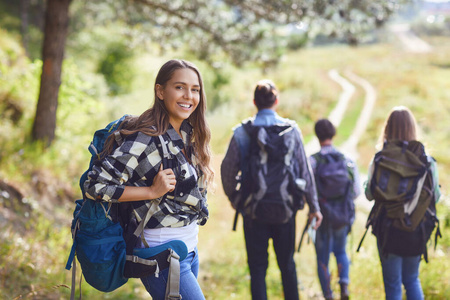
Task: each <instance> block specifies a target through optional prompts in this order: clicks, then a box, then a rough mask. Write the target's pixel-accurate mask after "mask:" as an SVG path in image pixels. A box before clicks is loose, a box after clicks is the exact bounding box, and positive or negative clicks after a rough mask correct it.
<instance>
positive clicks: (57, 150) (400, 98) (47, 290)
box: [0, 32, 450, 300]
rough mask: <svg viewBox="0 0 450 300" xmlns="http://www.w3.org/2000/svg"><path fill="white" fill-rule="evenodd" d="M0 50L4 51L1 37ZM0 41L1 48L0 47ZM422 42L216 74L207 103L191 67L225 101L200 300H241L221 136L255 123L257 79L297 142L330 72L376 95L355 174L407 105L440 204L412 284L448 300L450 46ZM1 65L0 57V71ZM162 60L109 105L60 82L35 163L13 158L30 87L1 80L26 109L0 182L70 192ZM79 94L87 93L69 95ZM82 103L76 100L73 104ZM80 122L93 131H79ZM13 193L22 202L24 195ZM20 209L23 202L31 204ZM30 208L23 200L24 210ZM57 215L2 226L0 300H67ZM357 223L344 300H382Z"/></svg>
mask: <svg viewBox="0 0 450 300" xmlns="http://www.w3.org/2000/svg"><path fill="white" fill-rule="evenodd" d="M0 33H1V32H0ZM2 37H3V35H2V34H0V38H2ZM2 40H3V41H5V40H7V39H6V38H4V37H3V38H2ZM7 41H8V42H9V39H8V40H7ZM428 41H429V42H430V43H431V44H432V45H433V47H434V52H432V53H429V54H411V53H406V52H404V51H403V50H402V49H401V48H400V47H399V45H397V44H396V43H393V44H377V45H369V46H361V47H359V48H349V47H347V46H329V47H321V48H307V49H303V50H300V51H298V52H294V53H289V54H288V55H287V56H286V57H284V58H283V60H282V62H281V63H280V65H279V66H278V67H277V68H276V69H272V70H268V71H267V72H266V73H262V72H261V71H260V70H258V69H256V68H252V67H251V66H248V67H246V68H242V69H237V68H234V67H232V66H225V67H224V68H223V70H222V72H224V73H225V74H227V76H228V77H229V81H228V83H227V84H225V85H223V86H222V87H221V88H220V90H218V91H217V90H214V91H213V90H212V89H213V87H212V86H211V84H210V83H209V82H210V81H211V76H213V75H212V72H213V71H211V70H210V69H208V68H207V67H206V66H205V65H204V64H202V63H200V62H199V63H198V64H199V66H200V69H201V70H205V71H204V74H205V76H204V77H205V82H206V83H207V85H208V86H207V88H209V90H207V92H208V96H210V95H212V94H214V93H215V94H217V93H220V95H221V97H223V99H226V101H225V104H223V105H221V106H219V107H218V108H216V109H215V110H213V111H209V113H208V119H209V123H210V126H211V130H212V147H213V152H214V156H213V158H212V161H213V164H214V168H215V170H216V178H215V188H214V189H212V190H211V191H210V193H209V199H208V201H209V205H210V213H211V218H210V220H209V221H208V223H207V224H206V226H204V227H203V228H201V230H200V236H199V239H200V241H199V252H200V260H201V271H200V276H199V281H200V284H201V286H202V288H203V290H204V292H205V295H206V298H207V299H211V300H212V299H214V300H221V299H250V294H249V273H248V268H247V265H246V253H245V244H244V239H243V233H242V219H239V223H238V229H237V231H236V232H232V231H231V227H232V221H233V217H234V211H233V210H232V209H231V206H230V205H229V203H228V200H227V199H226V197H225V195H224V194H223V191H222V188H221V183H220V175H219V173H220V172H219V170H220V162H221V160H222V157H223V154H224V152H225V150H226V147H227V145H228V142H229V138H230V137H231V128H232V127H233V126H234V125H236V124H238V123H239V121H240V120H241V119H243V118H245V117H248V116H250V115H252V114H254V113H255V110H254V107H253V105H252V92H253V87H254V84H255V82H256V81H258V80H259V79H262V78H270V79H272V80H274V82H275V83H276V84H277V85H278V87H279V88H280V91H281V96H280V100H281V103H280V107H279V113H280V114H281V115H283V116H285V117H289V118H292V119H294V120H296V121H297V123H298V124H299V126H300V128H301V130H302V132H303V134H304V139H305V142H306V141H308V140H310V139H311V137H312V134H313V124H314V121H315V120H317V119H318V118H321V117H325V116H327V115H328V113H329V112H330V111H331V110H332V108H333V106H334V104H335V101H336V100H337V99H338V95H339V93H340V89H339V86H338V85H337V84H336V83H334V82H333V81H331V80H330V79H329V78H328V76H327V72H328V70H330V69H332V68H336V69H337V70H338V71H339V72H341V73H343V72H344V71H345V70H352V71H353V72H354V73H355V74H357V75H358V76H360V77H363V78H365V79H366V80H368V81H369V82H370V83H371V84H372V85H374V86H375V88H376V89H377V95H378V98H377V103H376V106H375V110H374V112H373V115H372V117H371V120H370V123H369V128H368V130H367V133H366V134H365V135H363V137H362V140H361V141H360V143H359V144H358V150H359V154H360V156H359V158H358V161H357V162H358V165H359V167H360V169H361V170H362V171H364V170H365V169H366V168H367V165H368V164H369V161H370V159H371V158H372V156H373V155H374V153H375V151H376V148H375V145H376V144H377V140H378V135H379V132H380V130H381V127H382V124H383V122H384V119H385V118H386V116H387V114H388V112H389V111H390V109H391V108H392V107H393V106H395V105H406V106H409V107H410V108H411V110H412V111H413V112H414V114H415V115H416V117H417V120H418V122H419V125H420V126H421V128H422V129H423V130H422V139H423V141H425V142H426V144H427V149H429V151H430V152H431V154H432V155H433V156H434V157H435V158H436V159H437V161H438V165H439V172H440V182H441V185H442V191H443V194H444V195H443V197H442V199H441V201H440V204H439V206H438V210H439V217H440V219H441V226H442V228H441V230H442V231H443V234H444V238H443V239H441V241H440V242H439V245H438V247H437V250H436V251H435V250H433V249H432V248H431V247H430V248H429V256H430V262H429V263H428V264H425V263H422V264H421V280H422V285H423V287H424V292H425V294H426V299H449V298H450V257H449V249H450V221H449V219H450V218H449V216H450V199H449V197H448V186H449V185H450V176H449V175H448V170H449V169H450V158H449V156H448V154H447V153H448V149H449V148H450V119H449V118H448V116H449V114H450V101H449V99H450V89H449V87H450V68H449V67H448V66H449V62H450V39H444V38H429V39H428ZM3 44H4V43H3ZM13 52H14V51H13ZM2 57H3V56H2V52H1V51H0V59H2ZM167 58H168V57H155V56H154V55H146V56H141V57H140V58H139V59H138V60H137V61H136V66H139V68H140V71H141V73H142V74H141V76H139V77H138V81H137V82H136V83H135V87H134V90H133V93H132V94H130V95H126V96H121V97H116V98H114V99H107V97H106V96H105V95H104V94H102V93H101V92H99V91H95V92H94V95H92V91H91V90H90V89H89V88H80V84H81V83H83V84H86V82H87V81H88V80H90V79H92V78H95V77H77V76H71V78H70V80H65V85H64V86H63V90H64V91H65V92H64V93H63V95H64V97H65V98H64V99H72V100H71V101H62V102H61V103H60V108H59V109H60V110H61V114H62V115H60V116H59V125H60V129H59V130H60V131H59V134H58V136H60V139H59V140H58V142H57V143H56V144H55V146H54V147H53V148H52V149H50V150H49V151H46V152H39V151H36V150H33V149H32V148H31V147H30V148H25V149H24V148H23V142H24V141H25V137H24V136H25V134H24V133H23V132H24V131H25V130H24V129H28V128H30V119H31V116H32V109H31V108H32V107H34V104H35V100H33V99H34V98H35V95H36V86H37V82H38V81H37V79H34V81H30V80H27V78H24V77H23V75H17V74H14V73H13V72H9V73H8V72H6V71H5V70H4V69H2V72H3V74H4V75H3V77H2V78H0V80H2V81H1V83H2V85H1V87H0V95H3V94H4V93H5V90H6V87H7V88H9V89H10V90H13V92H14V93H13V96H15V97H18V98H23V99H25V100H26V102H25V100H24V102H25V103H26V104H25V118H24V121H23V122H22V123H20V124H19V125H14V124H11V123H5V122H3V123H1V125H2V129H5V130H2V134H1V135H0V138H1V141H2V142H3V144H4V145H5V147H4V149H2V156H3V155H7V156H5V157H8V158H9V159H7V160H6V159H3V160H0V162H1V164H0V166H1V170H0V175H1V176H2V178H7V179H9V180H10V181H12V182H16V184H18V185H22V186H26V184H28V182H32V179H33V178H34V177H33V176H32V174H34V172H38V171H42V170H41V169H42V168H44V167H45V168H48V169H52V170H54V172H55V173H56V175H57V176H59V178H62V180H61V182H62V181H64V180H65V181H66V182H69V183H70V184H71V186H73V187H75V186H76V181H77V179H78V175H77V174H80V173H81V172H82V170H83V168H84V167H85V166H86V165H87V163H86V159H87V151H86V147H87V145H88V141H89V139H90V137H91V135H92V131H93V129H94V128H97V127H99V126H101V125H100V124H106V123H107V122H108V121H109V120H110V119H111V118H115V117H117V116H120V115H122V114H123V113H132V114H138V113H140V112H141V111H143V110H144V109H145V108H147V107H148V106H149V105H150V103H151V101H152V99H151V98H152V92H151V84H149V82H153V78H154V73H155V70H156V69H157V66H159V65H160V64H161V63H162V62H164V61H165V60H166V59H167ZM14 64H16V65H22V66H23V65H26V66H27V67H22V68H23V70H25V71H27V72H22V73H26V74H31V75H32V74H37V71H38V69H39V63H38V62H34V63H33V64H32V65H31V66H29V65H27V62H26V61H25V62H24V61H20V60H19V59H16V60H15V61H14ZM9 65H11V64H9ZM2 66H6V65H5V64H3V65H2ZM67 66H68V67H67V68H65V70H66V71H67V72H71V73H70V74H71V75H73V74H80V73H82V72H81V71H80V70H78V69H77V67H76V65H75V64H73V63H70V62H68V64H67ZM142 66H144V67H142ZM30 69H31V71H30ZM23 70H22V71H23ZM7 71H8V70H7ZM22 73H21V74H22ZM31 75H28V76H31ZM8 76H9V77H8ZM21 76H22V77H21ZM83 76H84V75H83ZM17 78H19V79H21V80H24V81H25V82H27V83H28V84H30V85H31V86H29V87H27V89H20V88H19V87H20V85H21V84H19V83H20V82H18V81H17V80H16V79H17ZM77 80H78V81H79V82H78V81H77ZM12 82H15V85H16V86H11V83H12ZM30 82H31V83H30ZM67 82H69V83H70V84H68V83H67ZM95 82H97V81H95ZM7 84H8V85H7ZM80 90H82V91H83V92H84V91H85V90H86V91H87V92H86V94H80V93H81V91H80ZM89 93H91V94H89ZM95 93H97V94H95ZM86 95H88V96H89V95H91V96H89V97H91V98H96V97H97V96H99V95H100V96H99V98H101V99H102V100H101V101H100V102H99V103H96V102H95V101H93V100H92V99H91V98H89V97H88V96H86ZM81 96H82V97H83V100H77V99H80V98H81ZM211 97H212V96H211ZM362 99H363V91H362V89H360V88H359V87H357V94H356V96H355V98H354V99H353V100H352V102H351V104H350V107H349V109H348V112H347V114H346V116H345V118H344V120H343V121H342V123H341V126H340V127H339V129H338V134H339V135H340V137H338V139H337V142H342V141H344V140H345V137H348V136H349V135H350V132H351V129H352V127H353V126H354V123H355V120H356V117H357V115H358V109H359V107H361V103H362ZM91 100H92V101H91ZM106 101H108V102H106ZM94 103H96V104H94ZM123 103H126V104H127V111H123V109H117V110H116V111H115V112H112V113H111V114H110V115H102V116H98V115H96V111H99V110H101V109H102V107H104V106H105V105H108V106H112V107H113V106H116V107H118V108H120V107H123ZM96 105H97V106H96ZM86 118H88V121H91V122H92V123H91V122H86ZM89 119H90V120H89ZM81 122H84V124H81ZM73 124H76V126H74V125H73ZM6 126H7V127H6ZM21 149H22V150H21ZM3 151H4V152H3ZM21 153H22V154H21ZM69 158H70V159H69ZM18 166H20V168H19V167H18ZM53 184H54V185H56V184H55V183H53ZM58 184H59V181H58ZM24 189H25V190H26V191H28V189H29V188H24ZM29 201H31V202H33V199H30V200H29ZM361 201H364V200H361ZM38 202H39V201H37V200H36V199H34V202H33V203H38ZM58 207H59V208H58V209H57V213H54V212H51V214H52V213H53V214H54V215H57V216H58V219H57V220H54V219H53V218H52V217H51V216H49V214H43V215H41V214H39V213H37V212H36V213H35V214H33V215H32V216H31V217H30V218H29V219H28V221H27V222H26V226H25V230H24V231H16V230H14V229H15V228H14V227H12V226H6V227H5V228H4V230H3V232H2V233H1V240H0V241H1V244H0V298H1V299H20V297H21V298H30V299H67V298H68V295H69V290H68V288H67V286H68V285H70V276H71V273H70V272H69V271H65V270H64V266H65V260H66V259H67V255H68V251H69V247H70V233H69V224H70V220H71V216H70V214H71V209H72V206H71V205H70V204H69V205H68V204H67V203H65V204H61V205H60V206H58ZM367 213H368V209H367V207H366V206H365V205H361V206H358V211H357V218H356V222H355V225H354V227H353V231H352V233H351V235H350V236H349V243H348V250H349V255H350V257H351V260H352V264H351V269H350V278H351V285H350V292H351V294H352V299H382V298H383V284H382V278H381V268H380V265H379V260H378V256H377V252H376V247H375V239H374V237H373V236H372V235H370V234H368V236H367V237H366V240H365V241H364V246H363V248H362V250H361V252H360V253H356V252H355V249H356V247H357V244H358V242H359V240H360V238H361V237H362V234H363V230H364V224H365V220H366V218H367ZM305 216H306V211H301V212H299V213H298V216H297V226H298V233H297V242H298V239H299V237H300V233H301V230H302V227H303V225H304V223H305ZM270 251H271V252H270V266H269V270H268V275H267V285H268V293H269V298H270V299H282V296H281V295H282V288H281V284H280V274H279V271H278V268H277V265H276V260H275V256H274V253H273V251H272V250H270ZM295 260H296V263H297V271H298V277H299V289H300V292H301V296H302V299H321V293H320V287H319V282H318V279H317V275H316V270H315V268H316V267H315V253H314V248H313V246H312V245H311V244H309V245H308V244H306V243H305V242H304V244H303V246H302V251H301V253H296V255H295ZM331 264H332V266H331V267H332V270H333V282H332V284H333V286H336V287H337V283H336V267H335V266H334V264H335V260H334V259H331ZM83 295H84V297H85V298H86V299H144V298H148V296H146V292H145V290H144V288H143V287H142V285H141V284H140V282H139V281H138V280H130V281H129V283H128V284H127V285H126V286H124V287H122V288H120V289H118V290H117V291H115V292H113V293H108V294H102V293H99V292H97V291H95V290H93V289H92V288H90V287H89V286H87V285H86V284H85V283H83Z"/></svg>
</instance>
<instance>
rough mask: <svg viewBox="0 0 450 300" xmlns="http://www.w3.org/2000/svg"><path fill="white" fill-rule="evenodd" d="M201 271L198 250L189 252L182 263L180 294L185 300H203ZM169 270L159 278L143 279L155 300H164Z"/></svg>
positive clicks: (163, 272) (164, 271)
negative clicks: (200, 282) (200, 283)
mask: <svg viewBox="0 0 450 300" xmlns="http://www.w3.org/2000/svg"><path fill="white" fill-rule="evenodd" d="M198 269H199V260H198V251H197V248H196V249H195V250H194V251H192V252H189V253H188V255H187V256H186V258H185V259H184V260H183V261H181V262H180V294H181V297H182V298H183V300H202V299H205V296H203V292H202V289H201V288H200V285H199V284H198V281H197V276H198ZM168 274H169V269H168V268H167V269H165V270H163V271H162V272H160V273H159V277H158V278H157V277H155V276H154V275H153V276H149V277H144V278H141V281H142V283H143V284H144V286H145V288H146V289H147V292H149V294H150V295H151V296H152V298H153V300H164V296H165V292H166V283H167V278H168Z"/></svg>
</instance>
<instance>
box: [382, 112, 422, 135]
mask: <svg viewBox="0 0 450 300" xmlns="http://www.w3.org/2000/svg"><path fill="white" fill-rule="evenodd" d="M383 140H384V141H391V140H400V141H414V140H417V123H416V119H415V118H414V115H413V114H412V112H411V111H410V110H409V109H408V108H407V107H405V106H396V107H394V108H393V109H392V111H391V113H390V115H389V117H388V118H387V120H386V124H385V126H384V130H383Z"/></svg>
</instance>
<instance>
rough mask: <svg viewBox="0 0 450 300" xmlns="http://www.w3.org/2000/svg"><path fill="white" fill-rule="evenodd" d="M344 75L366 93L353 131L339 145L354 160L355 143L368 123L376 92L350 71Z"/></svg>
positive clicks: (355, 153)
mask: <svg viewBox="0 0 450 300" xmlns="http://www.w3.org/2000/svg"><path fill="white" fill-rule="evenodd" d="M345 75H346V76H347V77H348V78H349V79H350V80H351V81H353V82H354V83H356V84H358V85H359V86H361V87H362V88H363V89H364V92H365V94H366V97H365V100H364V107H363V109H362V110H361V113H360V114H359V117H358V121H357V122H356V125H355V128H353V132H352V134H351V135H350V137H349V138H348V139H347V140H346V141H345V142H344V143H343V144H342V145H341V146H340V149H341V150H342V151H343V152H345V153H346V154H347V155H349V156H350V157H351V158H353V159H354V160H357V159H358V156H359V154H358V149H357V145H358V142H359V140H360V139H361V136H362V135H363V134H364V132H366V129H367V126H368V125H369V121H370V116H371V115H372V111H373V107H374V106H375V101H376V100H377V93H376V91H375V88H374V87H373V86H372V85H371V84H370V83H369V82H368V81H367V80H365V79H363V78H361V77H359V76H357V75H356V74H354V73H352V72H351V71H347V72H345Z"/></svg>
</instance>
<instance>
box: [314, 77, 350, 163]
mask: <svg viewBox="0 0 450 300" xmlns="http://www.w3.org/2000/svg"><path fill="white" fill-rule="evenodd" d="M328 76H329V77H330V78H331V79H332V80H333V81H335V82H336V83H338V84H339V85H340V86H341V88H342V92H341V94H340V95H339V99H338V103H337V104H336V106H335V107H334V109H333V110H332V111H331V112H330V114H329V116H328V119H329V120H330V121H331V123H333V124H334V126H336V127H338V126H339V124H340V123H341V121H342V118H343V117H344V114H345V111H346V109H347V106H348V103H349V102H350V99H351V98H352V96H353V94H354V93H355V90H356V88H355V86H354V85H353V84H352V83H351V82H350V81H348V80H347V79H345V78H344V77H342V76H341V75H339V73H338V71H337V70H336V69H332V70H330V71H328ZM319 150H320V144H319V140H318V139H317V137H316V136H314V138H312V139H311V141H310V142H309V143H307V144H306V145H305V152H306V154H307V155H308V156H309V155H312V154H314V153H316V152H318V151H319Z"/></svg>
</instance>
